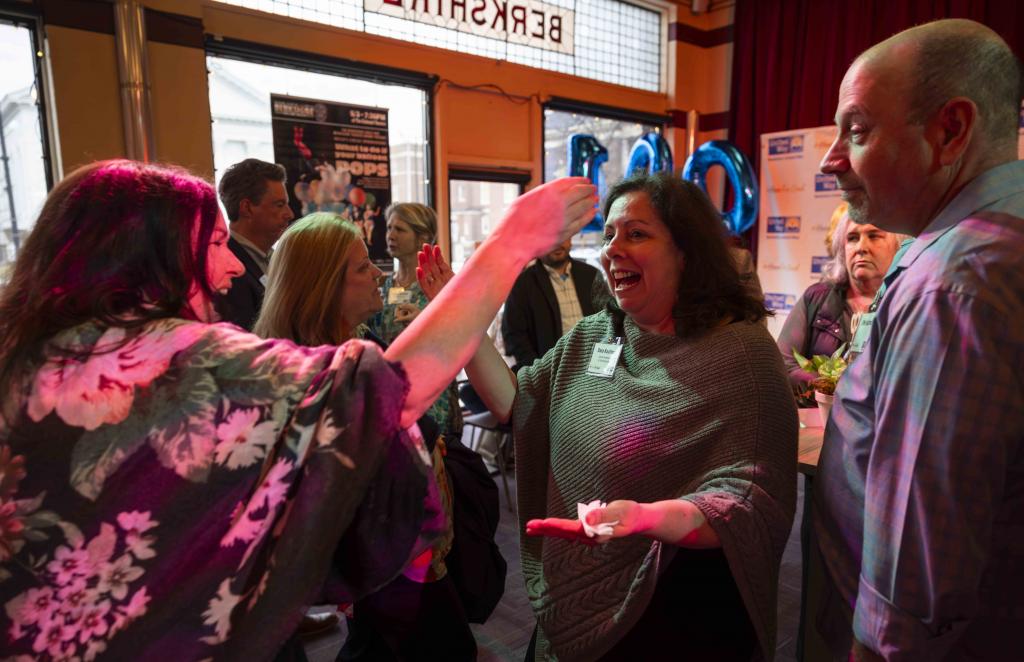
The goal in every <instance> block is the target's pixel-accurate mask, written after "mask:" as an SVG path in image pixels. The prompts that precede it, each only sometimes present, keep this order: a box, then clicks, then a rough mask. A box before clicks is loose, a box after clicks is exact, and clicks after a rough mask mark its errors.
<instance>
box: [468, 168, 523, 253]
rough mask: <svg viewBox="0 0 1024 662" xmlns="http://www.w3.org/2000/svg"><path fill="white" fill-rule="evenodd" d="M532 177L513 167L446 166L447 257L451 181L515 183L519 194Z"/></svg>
mask: <svg viewBox="0 0 1024 662" xmlns="http://www.w3.org/2000/svg"><path fill="white" fill-rule="evenodd" d="M532 179H533V174H532V173H531V172H530V171H528V170H518V169H514V168H486V167H472V166H458V165H456V166H449V167H448V259H449V260H450V259H452V255H453V251H454V250H455V249H454V247H453V245H452V243H453V242H452V237H453V236H454V234H453V232H452V223H453V221H452V204H451V203H452V199H453V198H452V182H453V181H455V180H459V181H463V182H491V183H495V184H515V185H517V186H518V187H519V195H522V194H523V193H525V192H526V187H527V186H528V185H529V184H530V181H532Z"/></svg>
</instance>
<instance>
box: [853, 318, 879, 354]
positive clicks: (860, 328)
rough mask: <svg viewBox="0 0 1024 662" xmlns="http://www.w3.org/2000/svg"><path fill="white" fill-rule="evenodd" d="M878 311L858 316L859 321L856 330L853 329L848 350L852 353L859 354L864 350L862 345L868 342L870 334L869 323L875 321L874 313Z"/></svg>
mask: <svg viewBox="0 0 1024 662" xmlns="http://www.w3.org/2000/svg"><path fill="white" fill-rule="evenodd" d="M877 314H878V313H864V314H863V315H861V316H860V321H859V322H858V323H857V330H856V331H854V334H853V340H851V341H850V352H851V353H853V354H861V353H862V352H863V351H864V345H865V344H867V342H868V337H869V336H870V335H871V325H872V324H874V323H875V315H877Z"/></svg>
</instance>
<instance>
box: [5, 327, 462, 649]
mask: <svg viewBox="0 0 1024 662" xmlns="http://www.w3.org/2000/svg"><path fill="white" fill-rule="evenodd" d="M48 356H49V357H50V358H49V360H48V361H47V362H46V363H45V364H44V365H42V366H41V367H40V368H39V369H38V370H37V371H36V373H35V374H34V376H33V377H32V378H31V379H30V380H29V383H27V384H26V385H25V389H24V402H23V403H22V404H21V409H20V411H21V413H20V415H19V417H18V418H17V420H15V421H13V422H10V423H2V422H0V605H2V610H0V628H2V631H0V637H3V641H4V644H3V646H0V650H3V651H4V653H5V655H6V656H11V657H23V658H24V659H44V660H45V659H53V660H58V659H79V660H87V661H88V660H95V659H144V658H146V657H154V658H156V659H182V660H184V659H196V660H198V659H207V658H210V659H263V658H269V657H272V656H273V653H274V652H275V651H277V650H278V649H279V648H280V647H281V645H282V644H283V643H284V641H285V640H286V639H287V637H288V636H290V634H291V633H292V631H293V630H294V628H295V625H296V623H297V621H298V618H299V617H300V614H301V608H302V607H303V606H304V605H307V604H309V603H311V602H312V601H313V600H315V599H325V600H334V601H338V602H341V601H351V600H353V599H355V598H356V597H359V596H361V595H364V594H365V593H367V592H369V591H372V590H374V589H375V588H377V587H379V586H380V585H383V584H384V583H386V582H388V581H390V580H391V579H392V578H393V577H394V576H395V575H397V574H398V573H399V572H400V571H401V569H402V568H403V567H404V565H405V564H406V562H407V561H408V559H409V558H410V557H411V556H412V555H414V554H417V553H419V551H421V550H422V549H424V548H425V546H426V545H427V544H428V543H429V541H430V539H432V538H433V537H435V536H436V535H437V532H438V530H439V529H440V528H441V527H443V517H442V516H441V515H440V513H439V511H438V503H437V492H436V485H435V484H434V482H433V478H432V473H431V470H430V467H429V459H428V458H427V457H426V455H425V452H424V449H423V448H422V445H420V444H418V443H417V442H415V441H414V440H413V439H412V438H411V437H410V436H409V435H407V434H405V433H404V432H403V431H401V430H400V429H399V423H398V421H399V414H400V412H401V406H402V403H403V402H404V399H405V394H406V392H407V390H408V385H407V383H406V380H405V376H404V373H403V372H402V370H401V368H400V367H398V366H395V365H392V364H389V363H388V362H386V361H385V360H384V359H383V357H382V355H381V354H380V352H379V350H378V349H377V348H376V347H375V346H373V345H371V344H369V343H362V342H359V341H354V342H351V343H348V344H346V345H344V346H342V347H340V348H329V347H320V348H312V349H310V348H298V347H295V346H294V345H292V344H290V343H288V342H285V341H267V340H262V339H259V338H257V337H256V336H252V335H250V334H246V333H243V332H240V331H239V330H237V329H235V328H234V327H230V326H227V325H204V324H198V323H193V322H185V321H182V320H165V321H161V322H155V323H152V324H150V325H148V326H147V327H146V328H145V329H143V330H142V332H139V333H135V334H128V333H126V332H125V330H124V329H120V328H116V327H114V328H104V327H101V326H98V325H85V326H82V327H78V328H76V329H72V330H70V331H68V332H65V333H63V334H61V335H60V336H58V337H57V338H56V339H54V341H52V343H51V351H49V352H48ZM383 523H386V524H387V526H386V528H385V527H384V526H383Z"/></svg>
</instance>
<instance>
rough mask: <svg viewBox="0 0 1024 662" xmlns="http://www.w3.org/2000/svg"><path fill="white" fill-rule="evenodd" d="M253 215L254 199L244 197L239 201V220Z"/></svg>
mask: <svg viewBox="0 0 1024 662" xmlns="http://www.w3.org/2000/svg"><path fill="white" fill-rule="evenodd" d="M250 216H252V200H250V199H249V198H242V201H241V202H239V203H238V220H240V221H241V220H243V219H246V218H249V217H250Z"/></svg>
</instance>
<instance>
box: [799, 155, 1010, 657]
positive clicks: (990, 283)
mask: <svg viewBox="0 0 1024 662" xmlns="http://www.w3.org/2000/svg"><path fill="white" fill-rule="evenodd" d="M1022 256H1024V162H1015V163H1008V164H1004V165H1001V166H998V167H996V168H993V169H991V170H989V171H987V172H986V173H984V174H982V175H981V176H979V177H977V178H976V179H974V180H973V181H972V182H970V183H969V184H968V185H967V186H966V187H965V188H964V189H963V190H962V191H961V192H960V193H959V194H958V195H957V196H956V197H955V198H954V199H953V200H952V201H951V202H950V203H949V204H948V205H947V206H946V207H945V208H944V209H943V210H942V211H941V212H940V213H939V215H938V216H937V217H936V218H935V219H933V221H932V222H931V223H930V224H929V225H928V227H927V228H926V229H925V230H924V231H923V232H922V233H921V235H920V236H919V237H918V238H917V239H916V240H915V241H914V243H913V244H912V245H911V246H910V247H909V248H908V249H907V250H906V251H905V253H903V255H902V257H901V258H900V259H899V261H898V263H897V262H894V266H893V267H892V268H891V269H890V272H889V274H887V275H886V285H887V288H888V289H887V292H886V295H885V297H884V299H883V300H882V301H881V303H880V305H879V307H878V315H877V317H876V319H875V323H874V325H873V326H872V328H871V333H870V337H869V340H868V342H867V345H866V346H865V349H864V353H863V354H861V355H860V356H859V357H858V358H857V359H856V360H855V361H854V362H853V364H852V365H851V366H850V368H849V369H848V370H847V371H846V374H845V375H844V376H843V378H842V380H840V382H839V388H838V389H837V391H836V400H835V404H834V406H833V409H832V415H831V419H830V420H829V423H828V427H827V429H826V432H825V444H824V446H823V448H822V454H821V459H820V462H819V466H818V472H819V473H818V479H817V483H818V485H817V488H816V489H815V504H814V509H815V511H814V524H815V534H816V536H817V539H818V544H819V546H820V549H821V552H822V556H823V559H824V563H825V566H826V570H827V572H826V575H827V579H826V585H827V586H826V589H825V594H826V596H827V594H828V593H829V591H830V590H832V591H835V592H836V593H838V595H839V596H840V597H841V598H842V600H843V601H844V602H845V603H846V605H847V606H848V608H850V609H852V610H853V635H854V636H855V637H856V638H857V639H858V640H859V641H860V642H862V643H863V644H865V645H866V646H867V647H868V648H871V649H872V650H874V651H876V652H878V653H880V654H882V655H883V656H884V657H885V658H886V659H887V660H890V661H896V660H935V661H938V660H942V659H966V658H970V659H1010V658H1009V657H1007V656H1008V655H1009V656H1010V657H1013V655H1014V654H1012V653H1011V651H1014V650H1016V651H1017V654H1016V655H1018V657H1013V659H1021V658H1020V657H1019V656H1021V655H1024V644H1021V642H1020V639H1019V637H1020V633H1021V632H1022V631H1024V597H1022V596H1024V373H1022V369H1024V269H1022V268H1021V264H1022ZM826 611H828V609H827V607H826ZM833 613H834V612H833ZM821 616H823V617H825V620H826V621H828V616H827V615H826V613H825V612H823V613H822V614H821ZM819 622H821V621H819ZM822 624H823V626H824V627H823V630H825V631H824V632H823V634H825V635H826V638H830V639H831V641H830V643H832V644H833V648H834V652H838V653H840V654H841V653H842V648H843V646H844V645H846V646H848V644H849V640H848V636H849V632H850V629H849V628H850V624H849V622H848V621H847V622H846V623H845V634H846V637H847V640H846V642H845V643H844V642H842V641H841V639H840V638H838V637H837V636H831V637H830V634H831V635H837V634H840V633H842V630H843V627H844V626H843V624H842V623H837V621H836V620H835V619H833V620H832V623H831V624H828V623H825V622H822ZM847 650H848V649H847Z"/></svg>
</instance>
